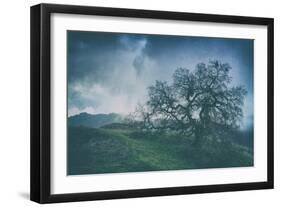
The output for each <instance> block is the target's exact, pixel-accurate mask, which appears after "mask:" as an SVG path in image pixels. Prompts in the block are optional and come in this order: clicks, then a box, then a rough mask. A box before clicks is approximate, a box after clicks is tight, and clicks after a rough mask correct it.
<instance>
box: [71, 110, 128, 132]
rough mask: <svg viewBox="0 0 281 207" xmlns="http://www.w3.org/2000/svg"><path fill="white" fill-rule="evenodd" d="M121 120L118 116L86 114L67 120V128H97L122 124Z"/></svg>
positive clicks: (113, 114)
mask: <svg viewBox="0 0 281 207" xmlns="http://www.w3.org/2000/svg"><path fill="white" fill-rule="evenodd" d="M122 120H123V118H122V116H121V115H119V114H115V113H110V114H88V113H85V112H83V113H80V114H78V115H74V116H71V117H69V118H68V125H69V126H85V127H90V128H99V127H102V126H105V125H108V124H112V123H119V122H122Z"/></svg>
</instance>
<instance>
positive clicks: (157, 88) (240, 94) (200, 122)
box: [137, 60, 247, 141]
mask: <svg viewBox="0 0 281 207" xmlns="http://www.w3.org/2000/svg"><path fill="white" fill-rule="evenodd" d="M230 70H231V67H230V65H229V64H228V63H220V62H219V61H217V60H215V61H210V62H209V63H208V64H205V63H199V64H197V66H196V68H195V70H193V71H191V70H188V69H185V68H178V69H177V70H176V71H175V72H174V74H173V79H172V80H173V81H172V83H171V84H169V83H168V82H166V81H156V82H155V85H152V86H150V87H149V88H148V101H147V102H146V103H145V104H144V105H142V106H139V107H138V110H137V112H138V115H139V116H140V117H141V122H140V123H141V126H142V128H143V129H145V130H150V131H173V132H177V133H181V134H184V135H188V136H193V137H195V141H196V140H197V141H198V140H200V139H202V137H204V136H205V135H206V134H207V133H210V131H212V130H214V129H216V130H217V129H218V128H220V129H227V128H232V129H233V128H237V127H239V124H240V121H241V119H242V117H243V110H242V107H243V102H244V97H245V95H246V93H247V92H246V90H245V88H244V87H242V86H232V85H231V81H232V78H231V77H230V74H229V72H230Z"/></svg>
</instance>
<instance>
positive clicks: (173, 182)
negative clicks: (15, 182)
mask: <svg viewBox="0 0 281 207" xmlns="http://www.w3.org/2000/svg"><path fill="white" fill-rule="evenodd" d="M270 188H273V19H271V18H260V17H242V16H226V15H213V14H194V13H180V12H168V11H152V10H151V11H150V10H133V9H119V8H102V7H88V6H70V5H54V4H40V5H35V6H33V7H31V200H33V201H36V202H39V203H53V202H69V201H85V200H101V199H117V198H131V197H145V196H164V195H178V194H194V193H209V192H223V191H238V190H254V189H270Z"/></svg>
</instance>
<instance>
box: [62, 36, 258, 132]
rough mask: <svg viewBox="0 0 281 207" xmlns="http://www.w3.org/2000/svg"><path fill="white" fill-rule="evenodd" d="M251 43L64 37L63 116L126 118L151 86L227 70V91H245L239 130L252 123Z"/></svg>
mask: <svg viewBox="0 0 281 207" xmlns="http://www.w3.org/2000/svg"><path fill="white" fill-rule="evenodd" d="M253 44H254V43H253V40H242V39H223V38H207V37H182V36H165V35H143V34H121V33H105V32H81V31H68V32H67V45H68V52H67V61H68V62H67V64H68V68H67V69H68V116H72V115H74V114H78V113H81V112H88V113H92V114H97V113H111V112H115V113H120V114H128V113H130V112H132V111H134V110H135V107H136V105H137V104H138V103H144V102H145V100H146V94H147V87H148V86H150V85H152V84H154V83H155V80H165V81H171V77H172V74H173V72H174V71H175V70H176V69H177V68H179V67H184V68H187V69H190V70H193V69H194V68H195V66H196V64H198V63H199V62H205V63H208V61H209V60H213V59H216V60H219V61H221V62H223V63H224V62H227V63H229V64H230V65H231V67H232V70H231V73H230V74H231V76H232V77H233V81H232V84H233V85H243V86H244V87H245V88H246V90H247V91H248V94H247V97H246V100H245V106H244V116H245V117H244V127H246V126H250V125H252V117H253Z"/></svg>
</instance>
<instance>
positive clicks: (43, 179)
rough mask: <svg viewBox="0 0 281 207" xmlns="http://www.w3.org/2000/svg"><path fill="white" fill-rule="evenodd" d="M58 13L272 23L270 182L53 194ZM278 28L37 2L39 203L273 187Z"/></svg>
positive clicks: (34, 104)
mask: <svg viewBox="0 0 281 207" xmlns="http://www.w3.org/2000/svg"><path fill="white" fill-rule="evenodd" d="M52 13H67V14H83V15H100V16H112V17H134V18H149V19H164V20H181V21H193V22H207V23H231V24H247V25H264V26H267V35H268V36H267V43H268V48H267V60H268V61H267V74H268V80H267V93H268V97H267V104H268V105H267V107H268V108H267V114H268V117H267V129H268V131H267V138H265V139H267V181H265V182H249V183H236V184H218V185H203V186H186V187H167V188H153V189H137V190H121V191H106V192H85V193H71V194H51V191H50V189H51V182H50V181H51V177H50V176H51V175H50V170H51V159H50V150H51V143H50V136H51V134H50V129H51V114H50V112H51V110H50V107H51V90H50V89H51V85H50V80H51V74H50V71H51V70H50V67H51V65H50V58H51V55H50V52H51V49H50V32H51V25H50V24H51V22H50V16H51V14H52ZM273 28H274V21H273V19H272V18H260V17H245V16H228V15H213V14H195V13H181V12H167V11H152V10H135V9H120V8H103V7H89V6H72V5H56V4H39V5H35V6H32V7H31V36H30V38H31V39H30V42H31V59H30V62H31V151H30V157H31V160H30V162H31V169H30V170H31V173H30V192H31V193H30V199H31V200H32V201H35V202H38V203H54V202H70V201H88V200H103V199H118V198H133V197H146V196H165V195H179V194H195V193H210V192H224V191H241V190H255V189H271V188H273V177H274V169H273V165H274V158H273V155H274V152H273V149H274V147H273V131H274V128H273V121H274V117H273V115H274V111H273V110H274V109H273V95H274V94H273V93H274V89H273V85H274V83H273V80H274V78H273V61H274V60H273V56H274V55H273V51H274V50H273V43H274V42H273V41H274V40H273V38H274V37H273V35H274V32H273Z"/></svg>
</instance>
